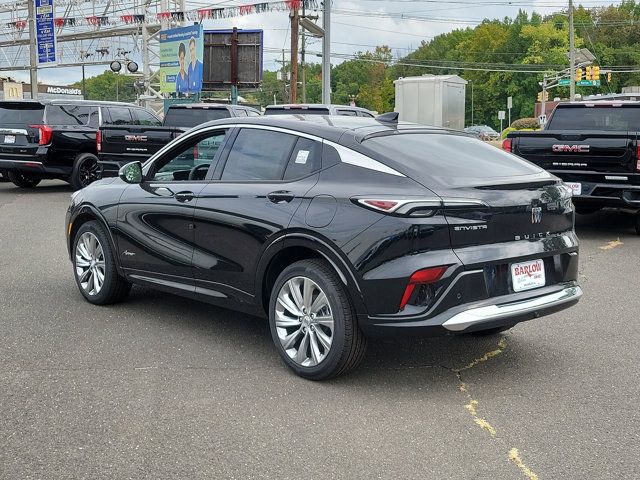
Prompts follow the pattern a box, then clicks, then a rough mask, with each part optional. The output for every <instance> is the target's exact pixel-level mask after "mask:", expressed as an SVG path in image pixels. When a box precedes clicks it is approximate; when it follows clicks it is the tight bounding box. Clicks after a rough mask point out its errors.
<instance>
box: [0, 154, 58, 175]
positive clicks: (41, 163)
mask: <svg viewBox="0 0 640 480" xmlns="http://www.w3.org/2000/svg"><path fill="white" fill-rule="evenodd" d="M0 170H2V171H4V172H10V171H13V172H20V173H31V174H35V175H40V176H43V177H66V176H68V175H69V174H70V173H71V168H70V167H69V168H63V167H51V166H49V165H47V163H46V159H45V158H43V157H42V156H39V155H38V156H35V157H33V158H29V159H24V160H14V159H7V158H1V157H0Z"/></svg>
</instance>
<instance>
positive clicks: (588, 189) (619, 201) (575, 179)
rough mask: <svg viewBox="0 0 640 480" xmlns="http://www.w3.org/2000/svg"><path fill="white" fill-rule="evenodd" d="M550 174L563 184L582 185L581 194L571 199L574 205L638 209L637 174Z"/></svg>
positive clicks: (639, 194) (639, 178) (560, 172)
mask: <svg viewBox="0 0 640 480" xmlns="http://www.w3.org/2000/svg"><path fill="white" fill-rule="evenodd" d="M550 173H552V174H553V175H556V176H557V177H560V178H561V179H562V180H563V181H564V182H572V183H580V184H581V185H582V193H581V194H580V195H574V197H573V200H574V203H575V204H583V205H587V204H588V205H593V206H599V207H617V208H625V207H626V208H640V176H639V175H637V174H621V173H611V174H604V173H598V174H580V173H579V172H567V171H554V170H550ZM625 179H626V180H625Z"/></svg>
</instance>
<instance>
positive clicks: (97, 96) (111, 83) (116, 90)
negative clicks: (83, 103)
mask: <svg viewBox="0 0 640 480" xmlns="http://www.w3.org/2000/svg"><path fill="white" fill-rule="evenodd" d="M135 81H136V78H135V77H132V76H128V75H123V74H119V73H114V72H112V71H111V70H106V71H105V72H104V73H101V74H100V75H96V76H95V77H89V78H87V79H86V81H85V85H86V98H87V99H90V100H111V101H113V100H120V101H121V102H133V101H135V100H136V98H137V94H136V91H135V89H134V87H133V84H134V82H135ZM73 86H74V87H76V88H82V82H81V81H80V82H76V83H75V84H73Z"/></svg>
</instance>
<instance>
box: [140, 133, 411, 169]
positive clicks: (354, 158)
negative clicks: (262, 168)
mask: <svg viewBox="0 0 640 480" xmlns="http://www.w3.org/2000/svg"><path fill="white" fill-rule="evenodd" d="M229 128H251V129H254V130H268V131H272V132H279V133H286V134H288V135H296V136H298V137H302V138H308V139H310V140H314V141H316V142H321V143H323V144H325V145H329V146H331V147H333V148H335V149H336V151H337V152H338V155H339V156H340V161H341V162H342V163H346V164H348V165H354V166H356V167H361V168H366V169H368V170H374V171H376V172H380V173H386V174H388V175H394V176H397V177H405V178H406V175H404V174H402V173H400V172H398V171H397V170H394V169H393V168H391V167H388V166H387V165H384V164H383V163H381V162H379V161H377V160H374V159H373V158H370V157H367V156H366V155H364V154H362V153H359V152H356V151H355V150H351V149H350V148H348V147H345V146H344V145H340V144H338V143H335V142H332V141H330V140H326V139H324V138H322V137H318V136H317V135H311V134H308V133H304V132H298V131H296V130H290V129H288V128H282V127H272V126H270V125H253V124H250V123H229V124H224V125H212V126H210V127H207V128H203V129H198V130H196V131H195V132H189V133H187V134H183V135H181V136H180V137H179V138H180V141H185V142H186V141H188V140H189V139H190V138H192V137H193V136H194V135H201V134H203V133H204V134H206V133H208V132H213V131H217V130H224V129H229ZM171 143H173V142H170V143H168V144H167V145H165V146H164V147H162V148H161V149H160V150H158V151H157V152H156V153H155V155H153V156H152V157H151V158H149V160H147V161H146V162H145V163H144V165H143V167H144V168H147V165H150V164H151V163H152V162H154V161H155V160H156V158H158V157H160V156H161V155H163V154H164V153H165V152H166V151H168V150H169V146H170V145H171ZM171 148H173V146H172V147H171ZM145 173H146V172H145Z"/></svg>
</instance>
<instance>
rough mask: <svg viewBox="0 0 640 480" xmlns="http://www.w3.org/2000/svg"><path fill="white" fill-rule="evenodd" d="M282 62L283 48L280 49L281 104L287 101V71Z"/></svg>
mask: <svg viewBox="0 0 640 480" xmlns="http://www.w3.org/2000/svg"><path fill="white" fill-rule="evenodd" d="M285 65H286V63H285V62H284V48H283V49H282V103H284V102H286V101H287V70H286V69H285Z"/></svg>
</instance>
